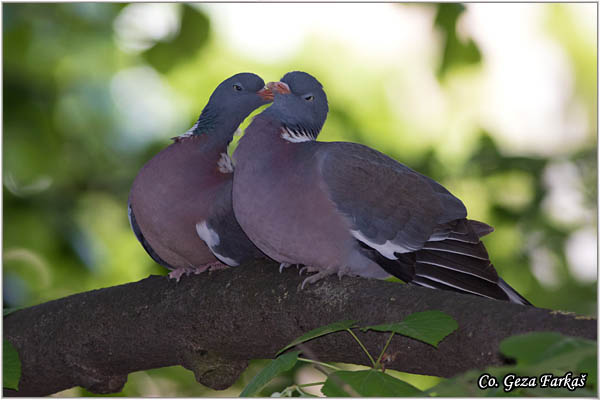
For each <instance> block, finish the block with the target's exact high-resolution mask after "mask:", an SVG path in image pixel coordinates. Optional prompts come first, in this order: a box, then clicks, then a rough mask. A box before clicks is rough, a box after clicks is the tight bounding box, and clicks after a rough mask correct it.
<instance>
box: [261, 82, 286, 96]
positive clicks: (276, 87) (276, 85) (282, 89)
mask: <svg viewBox="0 0 600 400" xmlns="http://www.w3.org/2000/svg"><path fill="white" fill-rule="evenodd" d="M267 87H268V88H269V89H271V91H272V92H277V93H279V94H290V93H292V91H291V90H290V87H289V86H288V85H287V84H285V83H283V82H269V83H267Z"/></svg>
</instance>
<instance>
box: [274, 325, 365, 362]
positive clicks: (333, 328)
mask: <svg viewBox="0 0 600 400" xmlns="http://www.w3.org/2000/svg"><path fill="white" fill-rule="evenodd" d="M355 326H356V321H351V320H347V321H339V322H334V323H333V324H329V325H325V326H321V327H319V328H317V329H313V330H312V331H310V332H307V333H305V334H304V335H302V336H300V337H299V338H296V339H294V341H293V342H292V343H290V344H288V345H287V346H285V347H284V348H283V349H281V350H279V351H278V352H277V355H279V354H281V353H283V352H284V351H286V350H287V349H289V348H290V347H294V346H296V345H297V344H300V343H303V342H306V341H309V340H311V339H314V338H316V337H319V336H323V335H327V334H329V333H333V332H339V331H344V330H346V329H350V328H353V327H355Z"/></svg>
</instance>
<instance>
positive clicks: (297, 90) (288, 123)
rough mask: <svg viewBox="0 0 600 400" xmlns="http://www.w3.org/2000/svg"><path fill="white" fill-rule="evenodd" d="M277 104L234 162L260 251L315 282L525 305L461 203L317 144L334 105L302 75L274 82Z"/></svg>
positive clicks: (253, 128)
mask: <svg viewBox="0 0 600 400" xmlns="http://www.w3.org/2000/svg"><path fill="white" fill-rule="evenodd" d="M268 87H269V88H270V89H271V90H272V91H273V92H274V95H275V99H274V102H273V104H272V105H271V106H270V107H269V108H267V109H266V110H265V111H263V112H262V113H261V114H259V115H258V116H257V117H255V118H254V120H253V122H252V123H251V124H250V126H249V127H248V128H247V129H246V133H245V135H244V136H243V137H242V139H241V140H240V142H239V145H238V148H237V149H236V152H235V154H234V158H235V160H236V173H235V176H234V183H233V207H234V212H235V216H236V218H237V219H238V221H239V223H240V225H241V226H242V228H243V229H244V231H245V232H246V233H247V235H248V237H249V238H250V240H252V241H253V242H254V243H255V244H256V245H257V246H258V248H260V249H261V250H262V251H263V252H264V253H265V254H267V255H268V256H270V257H271V258H273V259H275V260H277V261H279V262H282V263H290V264H291V263H299V264H304V265H307V266H310V267H307V268H308V270H309V271H315V272H317V273H316V274H314V275H312V276H310V277H309V278H307V279H306V280H305V281H304V283H303V286H304V284H306V283H311V282H315V281H317V280H319V279H320V278H322V277H324V276H327V275H329V274H334V273H337V274H338V275H339V276H340V277H341V276H342V275H346V274H349V275H358V276H363V277H368V278H385V277H388V276H389V274H392V275H395V276H397V277H399V278H400V279H402V280H404V281H405V282H408V283H411V284H416V285H420V286H426V287H430V288H436V289H448V290H455V291H459V292H463V293H471V294H476V295H479V296H484V297H488V298H493V299H500V300H507V301H511V302H515V303H519V304H529V302H528V301H527V300H525V299H524V298H523V297H522V296H521V295H519V294H518V293H517V292H516V291H515V290H514V289H512V288H511V287H510V286H509V285H508V284H506V282H504V281H503V280H502V279H501V278H499V277H498V275H497V273H496V270H495V268H494V267H493V265H492V264H491V263H490V260H489V257H488V254H487V251H486V249H485V247H484V245H483V244H482V243H481V241H480V239H479V238H480V237H481V236H483V235H485V234H488V233H490V232H491V231H492V230H493V229H492V228H491V227H490V226H488V225H486V224H484V223H482V222H477V221H472V220H468V219H466V216H467V212H466V209H465V206H464V205H463V203H462V202H461V201H460V200H459V199H457V198H456V197H454V196H453V195H452V194H451V193H450V192H449V191H448V190H446V189H445V188H444V187H442V186H441V185H440V184H438V183H437V182H435V181H434V180H432V179H430V178H428V177H426V176H424V175H421V174H419V173H418V172H415V171H413V170H412V169H410V168H408V167H406V166H404V165H402V164H400V163H398V162H397V161H395V160H393V159H391V158H390V157H388V156H386V155H385V154H382V153H380V152H378V151H376V150H373V149H371V148H369V147H366V146H363V145H360V144H356V143H347V142H330V143H326V142H317V141H316V140H315V139H316V138H317V135H318V134H319V132H320V130H321V128H322V126H323V124H324V123H325V119H326V118H327V112H328V104H327V97H326V95H325V92H324V91H323V89H322V86H321V84H320V83H319V82H318V81H317V80H316V79H315V78H314V77H312V76H311V75H309V74H307V73H304V72H298V71H296V72H290V73H288V74H286V75H285V76H284V77H283V79H282V80H281V82H277V83H270V84H269V85H268Z"/></svg>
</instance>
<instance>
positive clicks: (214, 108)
mask: <svg viewBox="0 0 600 400" xmlns="http://www.w3.org/2000/svg"><path fill="white" fill-rule="evenodd" d="M271 101H273V94H272V93H271V90H270V89H268V88H266V87H265V82H264V81H263V80H262V78H261V77H259V76H258V75H256V74H251V73H248V72H244V73H241V74H236V75H233V76H232V77H230V78H228V79H226V80H224V81H223V82H221V83H220V84H219V86H217V88H216V89H215V90H214V92H213V93H212V95H211V96H210V99H209V100H208V103H207V104H206V106H205V107H204V109H203V110H202V114H200V117H199V118H198V122H196V124H195V125H194V126H193V127H192V129H190V131H191V132H190V133H191V134H202V133H218V134H221V135H224V136H228V135H231V137H233V133H234V132H235V130H236V129H237V127H238V126H239V125H240V124H241V123H242V121H243V120H244V119H246V117H247V116H248V115H249V114H250V113H251V112H252V111H254V110H255V109H257V108H258V107H260V106H262V105H264V104H267V103H270V102H271ZM229 140H231V138H229Z"/></svg>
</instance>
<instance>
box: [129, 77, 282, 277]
mask: <svg viewBox="0 0 600 400" xmlns="http://www.w3.org/2000/svg"><path fill="white" fill-rule="evenodd" d="M272 100H273V94H272V93H271V91H270V90H269V89H267V88H266V87H265V83H264V81H263V80H262V79H261V78H260V77H259V76H257V75H255V74H250V73H241V74H237V75H234V76H232V77H231V78H229V79H227V80H225V81H223V82H222V83H221V84H220V85H219V86H218V87H217V88H216V89H215V91H214V92H213V94H212V95H211V96H210V99H209V101H208V104H207V105H206V107H204V109H203V110H202V113H201V115H200V117H199V118H198V121H197V122H196V123H195V124H194V126H193V127H192V128H191V129H189V130H188V131H187V132H185V133H184V134H183V135H180V136H177V137H175V138H173V139H174V143H172V144H171V145H170V146H169V147H167V148H166V149H164V150H162V151H161V152H159V153H158V154H157V155H156V156H155V157H154V158H152V159H151V160H150V161H148V162H147V163H146V164H145V165H144V166H143V167H142V169H141V170H140V172H139V173H138V175H137V177H136V178H135V180H134V182H133V185H132V188H131V193H130V195H129V202H128V214H129V222H130V224H131V228H132V229H133V232H134V233H135V235H136V237H137V238H138V240H139V241H140V242H141V244H142V246H143V247H144V249H145V250H146V252H148V254H149V255H150V257H152V258H153V259H154V261H156V262H157V263H159V264H160V265H162V266H164V267H166V268H169V269H171V270H172V271H171V272H170V273H169V276H170V277H172V278H175V279H177V280H178V281H179V278H180V276H181V275H182V274H184V273H185V274H189V273H191V272H194V273H200V272H202V271H204V270H206V269H207V268H213V269H214V268H219V267H224V266H223V264H226V265H229V266H236V265H238V264H240V263H242V262H243V261H245V260H247V259H251V258H254V257H260V256H263V257H264V255H263V254H262V253H261V252H260V250H258V249H257V248H256V246H254V244H252V242H250V240H248V238H247V236H246V235H245V234H244V232H243V231H242V229H241V228H240V226H239V224H238V223H237V221H236V219H235V217H234V215H233V209H232V204H231V188H232V177H233V165H232V162H231V159H230V158H229V156H228V155H227V146H228V144H229V142H230V141H231V140H232V138H233V135H234V133H235V131H236V129H238V126H239V125H240V123H241V122H242V121H243V120H244V119H245V118H246V117H247V116H248V115H249V114H250V113H251V112H252V111H253V110H255V109H256V108H258V107H260V106H262V105H264V104H267V103H269V102H270V101H272ZM225 237H226V240H224V238H225ZM222 263H223V264H222Z"/></svg>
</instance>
